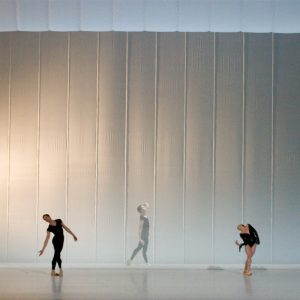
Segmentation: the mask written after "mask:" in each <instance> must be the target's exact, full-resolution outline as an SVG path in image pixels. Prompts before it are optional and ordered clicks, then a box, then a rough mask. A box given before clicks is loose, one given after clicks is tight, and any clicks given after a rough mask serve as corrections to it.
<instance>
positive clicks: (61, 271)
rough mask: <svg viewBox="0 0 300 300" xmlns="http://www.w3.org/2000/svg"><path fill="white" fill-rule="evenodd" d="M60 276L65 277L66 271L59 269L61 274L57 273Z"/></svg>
mask: <svg viewBox="0 0 300 300" xmlns="http://www.w3.org/2000/svg"><path fill="white" fill-rule="evenodd" d="M57 275H58V276H59V277H63V276H64V272H63V270H62V269H60V270H59V274H57Z"/></svg>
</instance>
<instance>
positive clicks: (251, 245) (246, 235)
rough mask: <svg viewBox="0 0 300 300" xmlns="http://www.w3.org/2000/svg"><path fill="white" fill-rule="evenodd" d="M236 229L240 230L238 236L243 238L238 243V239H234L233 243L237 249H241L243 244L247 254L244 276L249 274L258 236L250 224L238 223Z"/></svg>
mask: <svg viewBox="0 0 300 300" xmlns="http://www.w3.org/2000/svg"><path fill="white" fill-rule="evenodd" d="M237 230H238V231H240V232H241V233H240V237H241V239H242V240H243V243H241V244H240V243H239V242H238V241H235V243H236V244H237V245H238V246H239V251H241V248H242V247H243V246H245V251H246V255H247V259H246V262H245V268H244V272H243V274H244V275H245V276H251V275H252V272H251V263H252V257H253V255H254V253H255V250H256V245H259V244H260V241H259V237H258V234H257V232H256V230H255V229H254V228H253V227H252V226H251V225H250V224H247V225H244V224H239V225H238V226H237Z"/></svg>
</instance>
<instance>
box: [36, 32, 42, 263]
mask: <svg viewBox="0 0 300 300" xmlns="http://www.w3.org/2000/svg"><path fill="white" fill-rule="evenodd" d="M40 115H41V33H40V32H39V33H38V104H37V147H36V151H37V158H36V178H37V181H36V207H35V210H36V229H37V232H36V234H37V235H36V247H37V249H38V241H39V234H38V227H39V226H38V219H39V204H40V125H41V123H40V121H41V120H40ZM35 261H37V258H36V259H35Z"/></svg>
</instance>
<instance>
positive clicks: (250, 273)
mask: <svg viewBox="0 0 300 300" xmlns="http://www.w3.org/2000/svg"><path fill="white" fill-rule="evenodd" d="M243 274H244V276H251V275H252V272H250V271H244V272H243Z"/></svg>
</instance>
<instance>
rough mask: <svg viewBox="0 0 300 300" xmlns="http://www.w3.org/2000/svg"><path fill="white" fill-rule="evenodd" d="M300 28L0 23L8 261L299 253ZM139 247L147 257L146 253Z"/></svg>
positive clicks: (294, 256)
mask: <svg viewBox="0 0 300 300" xmlns="http://www.w3.org/2000/svg"><path fill="white" fill-rule="evenodd" d="M299 82H300V35H299V34H270V33H269V34H262V33H257V34H250V33H178V32H173V33H154V32H140V33H125V32H101V33H94V32H74V33H59V32H43V33H35V32H31V33H28V32H14V33H0V262H16V263H26V262H27V263H28V262H29V263H33V262H49V261H50V259H51V256H52V249H51V247H52V246H51V245H49V246H48V249H47V253H46V254H45V256H43V257H38V256H37V251H38V250H39V249H40V247H41V246H42V243H43V240H44V238H45V231H46V227H47V225H46V223H45V222H43V220H42V217H41V216H42V214H43V213H50V214H51V215H52V216H53V217H54V218H62V219H63V221H64V222H65V223H66V224H67V225H69V226H70V228H71V229H72V230H73V231H74V232H75V233H76V234H77V235H78V237H79V241H78V242H77V243H74V242H73V241H72V240H71V239H70V237H68V239H67V241H66V244H65V248H64V253H63V259H64V261H65V262H70V263H106V264H122V263H124V262H125V261H126V259H127V258H128V257H129V255H130V254H131V251H132V250H133V248H134V247H135V246H136V243H137V239H138V237H137V234H138V221H139V217H138V214H137V212H136V206H137V205H138V204H139V203H141V202H144V201H147V202H149V203H150V210H149V218H150V222H151V236H150V245H149V259H150V262H151V263H155V264H181V263H184V264H235V263H240V262H242V261H243V259H244V256H243V255H242V254H239V253H238V250H237V249H236V246H235V245H234V240H235V239H236V238H237V237H238V232H237V231H236V225H237V224H238V223H240V222H249V223H251V224H252V225H254V226H255V227H256V228H257V230H258V232H259V234H260V237H261V241H262V243H261V246H260V247H259V248H258V249H257V255H256V257H255V262H256V263H261V264H299V263H300V252H299V251H298V249H299V247H300V240H299V239H298V238H297V236H298V234H299V233H298V228H299V222H300V221H299V220H300V218H299V211H300V201H299V199H300V186H299V182H300V135H299V132H300V99H299V95H300V84H299ZM139 259H140V258H139Z"/></svg>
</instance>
